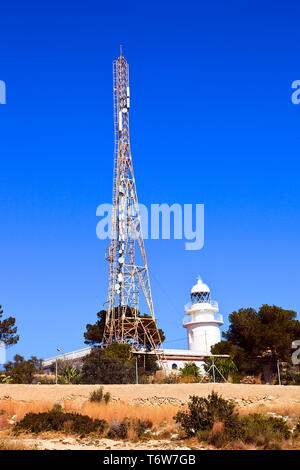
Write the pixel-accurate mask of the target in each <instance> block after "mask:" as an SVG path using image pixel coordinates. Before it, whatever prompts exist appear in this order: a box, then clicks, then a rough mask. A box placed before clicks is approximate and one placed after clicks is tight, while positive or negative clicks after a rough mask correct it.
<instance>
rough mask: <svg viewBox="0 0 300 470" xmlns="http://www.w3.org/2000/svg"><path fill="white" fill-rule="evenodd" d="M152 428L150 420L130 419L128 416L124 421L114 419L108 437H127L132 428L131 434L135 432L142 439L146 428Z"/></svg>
mask: <svg viewBox="0 0 300 470" xmlns="http://www.w3.org/2000/svg"><path fill="white" fill-rule="evenodd" d="M150 428H152V422H151V421H149V420H142V419H133V420H130V419H128V418H125V419H123V420H122V421H118V420H113V421H112V422H111V424H110V427H109V430H108V432H107V437H110V438H119V439H126V437H128V434H129V431H130V430H131V431H132V433H131V434H134V435H135V436H136V437H137V438H139V439H140V438H141V437H143V435H144V434H145V432H146V430H147V429H150Z"/></svg>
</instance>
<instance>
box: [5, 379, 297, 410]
mask: <svg viewBox="0 0 300 470" xmlns="http://www.w3.org/2000/svg"><path fill="white" fill-rule="evenodd" d="M99 386H100V385H6V384H1V385H0V400H1V399H12V400H17V401H53V402H60V401H64V400H76V401H83V402H84V401H86V400H87V399H88V398H89V395H90V393H91V392H92V391H93V390H95V389H98V388H99ZM103 387H104V391H105V392H110V394H111V396H112V397H113V398H115V399H116V400H121V401H125V402H126V401H127V402H129V403H144V402H148V401H149V402H153V404H161V403H162V402H171V403H172V402H173V403H176V402H181V403H184V402H187V401H188V398H189V396H190V395H199V396H207V395H208V394H209V393H211V391H212V390H215V391H216V392H218V393H219V394H221V395H222V396H223V397H224V398H228V399H229V398H231V399H234V400H236V401H237V402H239V401H243V402H249V401H253V402H256V401H268V402H273V403H278V404H281V405H285V404H292V403H300V387H299V386H293V385H290V386H279V385H244V384H243V385H242V384H228V383H216V384H212V383H210V384H149V385H148V384H147V385H104V386H103Z"/></svg>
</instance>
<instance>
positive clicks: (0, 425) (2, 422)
mask: <svg viewBox="0 0 300 470" xmlns="http://www.w3.org/2000/svg"><path fill="white" fill-rule="evenodd" d="M8 419H9V418H8V416H7V414H6V413H3V414H0V431H3V430H4V429H8V428H10V424H9V422H8Z"/></svg>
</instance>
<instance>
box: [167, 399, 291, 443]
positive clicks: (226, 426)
mask: <svg viewBox="0 0 300 470" xmlns="http://www.w3.org/2000/svg"><path fill="white" fill-rule="evenodd" d="M175 421H176V422H177V423H180V425H181V427H182V428H183V429H184V431H185V434H186V435H187V436H188V437H191V436H195V435H196V436H197V438H198V440H199V441H205V442H208V443H209V444H211V445H214V446H215V447H217V448H221V447H223V446H225V445H228V444H230V443H233V442H234V441H240V442H243V443H251V444H256V445H257V446H264V448H265V449H279V448H280V443H281V442H282V441H283V440H285V439H288V438H289V437H290V436H291V433H290V430H289V428H288V425H287V423H286V422H285V421H284V419H283V418H274V417H273V416H264V415H261V414H256V413H252V414H249V415H246V416H239V415H238V414H237V413H235V412H234V404H233V402H231V401H230V400H225V399H224V398H222V397H220V396H219V395H218V394H217V393H215V392H212V394H211V395H209V396H208V397H207V398H203V397H197V396H192V397H190V401H189V404H188V411H186V412H179V413H177V415H176V416H175ZM297 427H298V429H299V431H300V421H299V423H298V425H297ZM296 430H297V428H296Z"/></svg>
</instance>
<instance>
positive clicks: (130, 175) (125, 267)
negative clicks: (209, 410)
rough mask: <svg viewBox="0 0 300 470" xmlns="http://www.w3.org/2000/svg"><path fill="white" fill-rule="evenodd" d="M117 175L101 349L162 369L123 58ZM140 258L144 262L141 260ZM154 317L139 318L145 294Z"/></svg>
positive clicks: (117, 77)
mask: <svg viewBox="0 0 300 470" xmlns="http://www.w3.org/2000/svg"><path fill="white" fill-rule="evenodd" d="M113 105H114V135H115V149H114V172H113V209H112V234H111V235H112V236H111V244H110V247H109V249H108V251H107V252H106V259H107V260H108V261H109V280H108V297H107V314H106V323H105V329H104V334H103V341H102V345H103V346H104V347H105V346H107V345H109V344H111V343H113V342H117V343H128V344H131V346H132V349H133V350H135V351H140V352H144V351H146V350H149V349H151V350H154V352H155V354H156V356H157V360H158V361H159V363H160V365H161V367H162V368H165V367H166V360H165V357H164V352H163V348H162V343H161V337H160V334H159V330H158V328H157V324H156V319H155V315H154V310H153V302H152V295H151V288H150V280H149V271H148V265H147V259H146V252H145V247H144V240H143V235H142V228H141V218H140V211H139V206H138V199H137V192H136V185H135V179H134V172H133V166H132V157H131V151H130V137H129V108H130V89H129V67H128V63H127V61H126V59H125V58H124V56H123V55H122V50H121V52H120V56H119V57H118V59H117V60H115V61H114V62H113ZM138 258H139V259H138ZM141 291H142V293H143V294H144V297H145V300H146V304H147V306H148V311H149V314H147V316H146V317H145V316H143V317H141V316H140V314H139V310H138V309H139V297H140V292H141Z"/></svg>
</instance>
